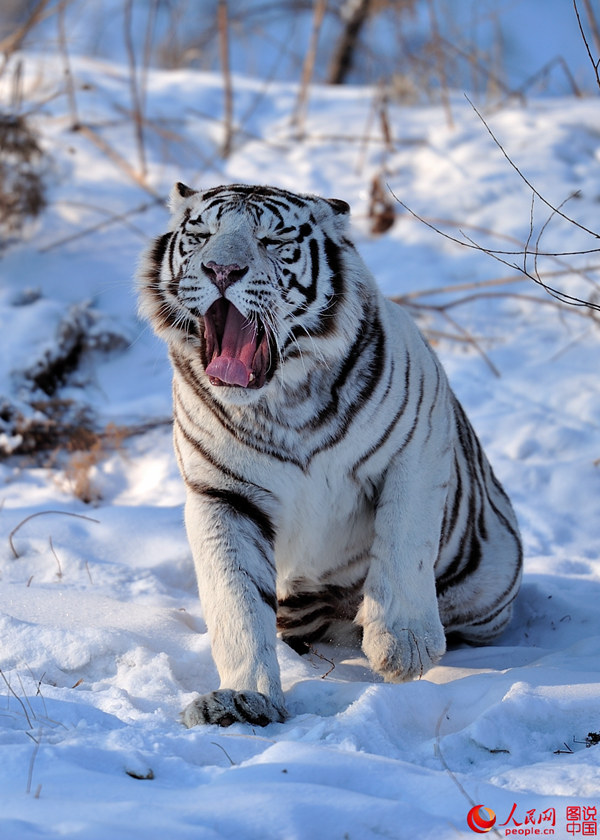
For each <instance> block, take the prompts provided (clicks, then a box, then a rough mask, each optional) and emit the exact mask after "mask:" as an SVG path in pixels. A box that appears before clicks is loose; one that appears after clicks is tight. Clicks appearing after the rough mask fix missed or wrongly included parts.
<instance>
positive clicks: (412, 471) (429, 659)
mask: <svg viewBox="0 0 600 840" xmlns="http://www.w3.org/2000/svg"><path fill="white" fill-rule="evenodd" d="M430 457H431V453H428V452H419V453H418V454H417V455H416V456H413V457H412V458H403V459H402V461H401V462H399V461H398V462H395V463H394V462H393V463H392V464H391V465H390V467H389V469H388V471H387V473H386V479H385V484H384V487H383V491H382V493H381V496H380V498H379V503H378V506H377V511H376V517H375V538H374V541H373V546H372V557H371V564H370V568H369V572H368V574H367V578H366V580H365V585H364V596H363V603H362V605H361V607H360V609H359V612H358V615H357V618H356V621H357V623H358V624H360V625H361V626H362V628H363V644H362V647H363V650H364V652H365V654H366V655H367V657H368V659H369V662H370V664H371V667H372V668H373V669H374V670H375V671H377V672H378V673H380V674H381V675H382V676H383V677H384V679H385V680H386V681H387V682H403V681H405V680H410V679H414V678H419V677H421V676H423V674H425V673H426V671H428V670H429V668H431V667H432V666H433V665H435V663H436V662H437V661H438V660H439V659H440V658H441V656H442V655H443V654H444V652H445V650H446V639H445V635H444V628H443V626H442V622H441V620H440V613H439V608H438V603H437V596H436V588H435V573H434V565H435V560H436V558H437V554H438V547H439V546H438V543H439V533H440V527H441V520H442V515H443V514H442V512H443V507H444V499H445V495H446V492H447V486H446V485H447V481H446V472H447V469H449V468H447V467H446V463H445V461H446V459H445V457H443V456H442V457H439V453H438V458H437V460H436V461H433V464H435V468H434V474H433V475H432V480H429V481H424V479H423V472H424V471H425V470H426V465H427V463H432V462H431V461H430V460H429V458H430ZM419 472H420V476H419V478H418V480H416V481H415V480H414V476H417V475H419ZM411 477H412V478H413V480H412V481H411ZM417 488H418V489H417Z"/></svg>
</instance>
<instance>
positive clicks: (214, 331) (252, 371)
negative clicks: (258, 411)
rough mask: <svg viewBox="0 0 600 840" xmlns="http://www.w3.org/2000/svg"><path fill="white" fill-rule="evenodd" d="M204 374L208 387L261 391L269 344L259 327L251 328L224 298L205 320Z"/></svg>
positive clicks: (267, 363) (252, 324) (249, 323)
mask: <svg viewBox="0 0 600 840" xmlns="http://www.w3.org/2000/svg"><path fill="white" fill-rule="evenodd" d="M204 339H205V341H206V359H207V365H206V374H207V376H208V378H209V380H210V383H211V385H237V386H238V387H241V388H262V386H263V385H264V384H265V380H266V378H267V371H268V367H269V356H270V353H269V340H268V336H267V332H266V330H265V328H264V327H263V326H262V324H260V323H258V324H254V323H252V322H251V321H248V319H247V318H246V317H245V316H244V315H242V313H241V312H240V311H239V309H236V307H235V306H234V305H233V304H232V303H230V302H229V301H228V300H226V299H225V298H219V300H216V301H215V302H214V303H213V304H212V306H211V307H210V308H209V309H208V311H207V312H206V314H205V316H204Z"/></svg>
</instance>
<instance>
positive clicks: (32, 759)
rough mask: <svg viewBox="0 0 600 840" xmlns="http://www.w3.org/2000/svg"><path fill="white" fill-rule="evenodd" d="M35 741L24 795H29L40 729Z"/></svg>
mask: <svg viewBox="0 0 600 840" xmlns="http://www.w3.org/2000/svg"><path fill="white" fill-rule="evenodd" d="M33 740H34V741H35V746H34V748H33V752H32V754H31V758H30V759H29V770H28V773H27V787H26V788H25V793H26V794H27V795H29V794H30V793H31V782H32V779H33V765H34V764H35V760H36V758H37V754H38V752H39V749H40V744H41V742H42V730H41V729H40V730H39V732H38V737H37V739H35V738H34V739H33Z"/></svg>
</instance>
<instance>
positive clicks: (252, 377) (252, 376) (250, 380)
mask: <svg viewBox="0 0 600 840" xmlns="http://www.w3.org/2000/svg"><path fill="white" fill-rule="evenodd" d="M248 382H254V374H253V373H251V374H250V376H249V377H248Z"/></svg>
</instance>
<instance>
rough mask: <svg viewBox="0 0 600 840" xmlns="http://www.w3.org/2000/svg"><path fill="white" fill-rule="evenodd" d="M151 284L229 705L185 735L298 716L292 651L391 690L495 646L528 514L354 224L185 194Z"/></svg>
mask: <svg viewBox="0 0 600 840" xmlns="http://www.w3.org/2000/svg"><path fill="white" fill-rule="evenodd" d="M171 209H172V212H173V216H172V222H171V228H170V230H169V231H168V232H167V233H165V234H164V235H163V236H160V237H159V238H157V239H156V240H155V241H154V242H153V244H152V246H151V247H150V248H149V250H148V251H147V252H146V254H145V256H144V258H143V261H142V264H141V268H140V271H139V282H140V300H141V312H142V313H143V315H144V316H145V317H146V318H148V319H149V320H150V321H151V322H152V324H153V326H154V329H155V331H156V332H157V333H158V334H159V335H161V336H162V337H163V338H164V339H165V340H166V342H167V344H168V346H169V352H170V357H171V362H172V365H173V374H174V375H173V401H174V442H175V450H176V453H177V458H178V462H179V467H180V470H181V473H182V476H183V479H184V481H185V484H186V487H187V501H186V507H185V522H186V528H187V533H188V537H189V541H190V545H191V549H192V553H193V556H194V562H195V567H196V573H197V578H198V586H199V591H200V597H201V600H202V604H203V610H204V615H205V618H206V623H207V626H208V630H209V633H210V636H211V643H212V652H213V657H214V659H215V662H216V665H217V667H218V670H219V675H220V680H221V684H220V688H219V689H218V690H216V691H213V692H211V693H209V694H206V695H203V696H201V697H199V698H198V699H197V700H195V701H194V702H193V703H191V704H190V705H189V706H188V707H187V709H186V710H185V711H184V713H183V721H184V723H185V724H186V725H187V726H193V725H195V724H198V723H219V724H221V725H223V726H226V725H229V724H230V723H232V722H234V721H248V722H250V723H253V724H259V725H264V724H267V723H269V722H271V721H282V720H284V718H285V715H286V710H285V702H284V697H283V692H282V688H281V681H280V674H279V666H278V661H277V656H276V633H277V630H279V632H280V634H281V636H282V638H283V639H284V640H285V641H286V642H288V643H289V644H291V645H292V647H294V648H295V649H296V650H299V651H301V652H302V651H306V650H307V649H308V646H309V645H310V644H311V643H313V642H315V641H317V640H323V641H330V642H333V643H344V644H347V643H349V642H354V643H361V642H362V649H363V651H364V653H365V654H366V656H367V657H368V660H369V662H370V664H371V666H372V668H373V669H374V670H375V671H376V672H378V673H379V674H381V675H382V676H383V677H384V679H386V680H389V681H398V682H399V681H403V680H409V679H412V678H415V677H420V676H422V675H423V674H424V673H425V672H426V671H427V670H428V669H429V668H431V666H432V665H434V664H435V663H436V662H437V661H438V660H439V659H440V657H441V656H442V654H443V653H444V651H445V648H446V638H445V637H446V634H448V633H456V634H458V635H459V636H460V637H462V638H463V639H465V640H467V641H469V642H473V643H485V642H487V641H488V640H490V639H492V638H493V637H494V636H496V635H497V634H498V633H500V632H501V631H502V630H503V629H504V627H505V626H506V624H507V622H508V621H509V619H510V616H511V611H512V602H513V599H514V598H515V596H516V594H517V591H518V588H519V583H520V578H521V565H522V560H521V543H520V537H519V531H518V526H517V523H516V519H515V515H514V513H513V509H512V507H511V504H510V502H509V500H508V498H507V496H506V494H505V493H504V491H503V489H502V487H501V486H500V484H499V482H498V481H497V479H496V478H495V476H494V474H493V472H492V469H491V467H490V465H489V463H488V461H487V459H486V457H485V455H484V453H483V451H482V449H481V446H480V444H479V441H478V440H477V437H476V436H475V433H474V431H473V429H472V427H471V425H470V424H469V421H468V420H467V418H466V416H465V414H464V412H463V409H462V408H461V406H460V404H459V402H458V401H457V399H456V397H455V396H454V394H453V393H452V391H451V390H450V386H449V385H448V381H447V379H446V376H445V374H444V372H443V370H442V367H441V365H440V362H439V361H438V359H437V357H436V356H435V355H434V353H433V351H432V350H431V349H430V347H429V346H428V344H427V343H426V342H425V340H424V338H423V337H422V335H421V333H420V332H419V330H418V329H417V327H416V325H415V323H414V322H413V320H412V319H411V318H410V317H409V316H408V315H407V314H406V313H405V312H404V311H403V309H402V308H401V307H400V306H398V305H396V304H394V303H392V302H390V301H389V300H387V299H386V298H384V296H383V295H382V294H381V292H380V291H379V290H378V287H377V285H376V283H375V281H374V279H373V278H372V276H371V274H370V273H369V271H368V270H367V268H366V267H365V265H364V264H363V262H362V261H361V259H360V257H359V255H358V253H357V251H356V249H355V247H354V245H353V244H352V242H351V241H350V239H349V238H348V230H347V228H348V215H349V209H350V208H349V206H348V205H347V204H346V203H345V202H343V201H339V200H334V199H331V200H326V199H323V198H319V197H317V196H312V195H296V194H294V193H291V192H287V191H284V190H280V189H276V188H274V187H255V186H245V185H232V186H223V187H216V188H214V189H209V190H207V191H205V192H196V191H194V190H192V189H190V188H189V187H186V186H184V185H183V184H177V185H176V186H175V188H174V190H173V192H172V195H171Z"/></svg>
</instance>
